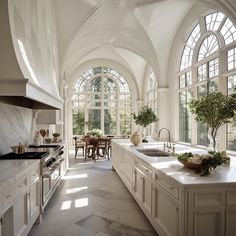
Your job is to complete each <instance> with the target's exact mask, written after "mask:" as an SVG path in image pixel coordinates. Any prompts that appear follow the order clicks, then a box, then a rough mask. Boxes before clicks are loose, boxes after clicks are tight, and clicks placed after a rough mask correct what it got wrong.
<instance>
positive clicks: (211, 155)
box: [177, 151, 230, 176]
mask: <svg viewBox="0 0 236 236" xmlns="http://www.w3.org/2000/svg"><path fill="white" fill-rule="evenodd" d="M177 158H178V160H179V161H180V162H181V163H183V164H184V165H186V166H187V167H189V168H190V169H195V170H196V173H200V175H201V176H205V175H209V174H210V172H211V170H213V169H215V168H216V167H217V166H220V165H222V164H225V163H227V162H228V161H229V160H230V158H229V157H228V156H227V155H226V152H225V151H223V152H214V151H209V152H208V154H192V153H191V152H185V153H182V154H179V155H177Z"/></svg>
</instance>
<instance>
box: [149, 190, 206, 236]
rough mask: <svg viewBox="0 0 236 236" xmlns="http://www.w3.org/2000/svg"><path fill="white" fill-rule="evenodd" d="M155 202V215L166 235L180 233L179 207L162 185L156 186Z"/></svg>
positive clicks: (172, 235) (170, 235)
mask: <svg viewBox="0 0 236 236" xmlns="http://www.w3.org/2000/svg"><path fill="white" fill-rule="evenodd" d="M153 203H154V207H153V208H154V209H153V217H154V220H155V221H156V223H157V225H158V228H160V229H161V230H162V231H163V234H164V235H168V236H177V235H179V233H178V231H179V209H178V206H177V204H176V203H175V202H174V201H173V200H172V198H171V197H170V196H169V194H168V193H166V192H165V191H163V190H161V188H160V187H155V188H154V197H153ZM202 236H203V235H202Z"/></svg>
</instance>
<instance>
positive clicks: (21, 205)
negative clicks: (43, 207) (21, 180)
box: [13, 192, 28, 236]
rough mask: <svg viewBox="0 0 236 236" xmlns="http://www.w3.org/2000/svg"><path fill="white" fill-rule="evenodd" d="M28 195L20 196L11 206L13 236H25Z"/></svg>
mask: <svg viewBox="0 0 236 236" xmlns="http://www.w3.org/2000/svg"><path fill="white" fill-rule="evenodd" d="M27 213H28V193H27V192H25V193H24V194H23V195H21V196H20V197H19V198H18V199H17V201H16V202H15V203H14V206H13V220H14V221H13V225H14V236H20V235H25V234H26V233H25V231H26V230H27V225H28V214H27Z"/></svg>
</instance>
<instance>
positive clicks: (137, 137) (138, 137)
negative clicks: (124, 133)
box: [130, 131, 142, 146]
mask: <svg viewBox="0 0 236 236" xmlns="http://www.w3.org/2000/svg"><path fill="white" fill-rule="evenodd" d="M130 141H131V142H132V143H133V144H134V145H135V146H137V145H139V144H140V143H141V142H142V135H141V134H140V133H139V132H137V131H136V132H134V133H133V134H132V135H131V137H130Z"/></svg>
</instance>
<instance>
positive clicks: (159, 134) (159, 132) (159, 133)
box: [158, 128, 170, 142]
mask: <svg viewBox="0 0 236 236" xmlns="http://www.w3.org/2000/svg"><path fill="white" fill-rule="evenodd" d="M163 129H165V130H167V131H168V136H169V137H168V142H170V130H169V129H167V128H161V129H160V130H159V131H158V138H160V136H161V131H162V130H163Z"/></svg>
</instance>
